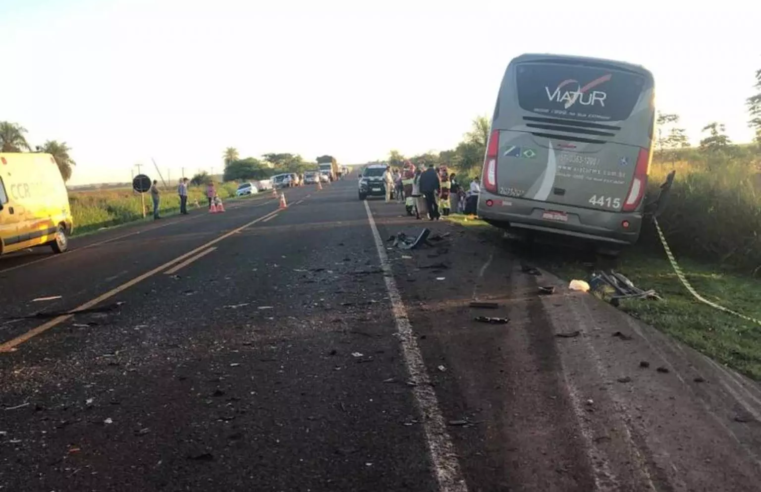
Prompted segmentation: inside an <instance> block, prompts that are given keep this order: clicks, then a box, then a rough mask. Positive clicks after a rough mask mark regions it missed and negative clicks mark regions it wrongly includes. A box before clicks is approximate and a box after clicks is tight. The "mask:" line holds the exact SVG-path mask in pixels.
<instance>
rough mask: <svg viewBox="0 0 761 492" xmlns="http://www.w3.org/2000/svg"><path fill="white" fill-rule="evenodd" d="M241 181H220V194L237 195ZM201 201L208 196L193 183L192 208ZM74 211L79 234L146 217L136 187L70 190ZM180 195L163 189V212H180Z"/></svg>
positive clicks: (148, 207)
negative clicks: (141, 208)
mask: <svg viewBox="0 0 761 492" xmlns="http://www.w3.org/2000/svg"><path fill="white" fill-rule="evenodd" d="M236 189H237V184H236V183H234V182H231V183H224V184H221V185H217V194H218V195H219V197H220V198H222V199H223V200H225V199H227V198H230V197H234V196H235V191H236ZM150 201H151V200H150V196H146V199H145V207H146V216H148V217H150V215H151V207H152V205H151V203H150ZM196 202H198V204H199V206H200V207H205V206H206V197H205V194H204V189H203V188H202V187H191V188H190V189H189V190H188V208H189V209H192V208H194V207H195V206H196V205H195V204H196ZM69 203H70V204H71V213H72V215H73V216H74V232H75V234H84V233H87V232H92V231H95V230H98V229H102V228H104V227H112V226H116V225H121V224H126V223H129V222H135V221H138V220H142V219H143V214H142V212H141V210H140V207H141V203H142V202H141V199H140V195H138V194H137V193H135V192H133V191H132V190H109V191H97V192H86V191H85V192H71V193H69ZM179 210H180V199H179V197H178V196H177V194H176V193H175V190H174V188H172V189H170V190H166V191H164V190H162V194H161V202H160V213H161V214H162V215H171V214H174V213H177V212H179Z"/></svg>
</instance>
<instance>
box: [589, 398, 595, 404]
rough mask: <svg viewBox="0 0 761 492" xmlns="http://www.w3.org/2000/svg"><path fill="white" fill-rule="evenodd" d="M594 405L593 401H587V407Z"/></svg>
mask: <svg viewBox="0 0 761 492" xmlns="http://www.w3.org/2000/svg"><path fill="white" fill-rule="evenodd" d="M594 404H595V401H594V400H592V399H591V398H590V399H589V400H587V405H594Z"/></svg>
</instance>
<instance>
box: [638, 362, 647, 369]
mask: <svg viewBox="0 0 761 492" xmlns="http://www.w3.org/2000/svg"><path fill="white" fill-rule="evenodd" d="M639 366H640V367H641V368H643V369H647V368H648V367H650V363H649V362H648V361H646V360H643V361H641V362H640V363H639Z"/></svg>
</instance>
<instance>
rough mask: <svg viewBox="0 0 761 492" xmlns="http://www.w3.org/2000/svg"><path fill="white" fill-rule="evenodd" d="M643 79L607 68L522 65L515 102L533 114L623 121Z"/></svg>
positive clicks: (629, 110)
mask: <svg viewBox="0 0 761 492" xmlns="http://www.w3.org/2000/svg"><path fill="white" fill-rule="evenodd" d="M644 81H645V79H644V77H641V76H639V75H636V74H632V73H626V72H619V71H616V70H612V69H607V68H599V67H587V66H581V65H566V64H547V63H545V64H538V63H524V64H521V65H519V66H518V67H517V81H516V82H517V86H518V103H519V104H520V106H521V108H523V109H525V110H526V111H531V112H534V113H537V114H542V115H547V116H554V117H558V118H571V119H579V120H587V121H623V120H626V119H627V118H628V117H629V115H630V114H631V112H632V110H633V109H634V105H635V104H637V100H638V99H639V96H640V94H641V93H642V90H643V86H644Z"/></svg>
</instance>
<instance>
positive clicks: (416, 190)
mask: <svg viewBox="0 0 761 492" xmlns="http://www.w3.org/2000/svg"><path fill="white" fill-rule="evenodd" d="M421 174H422V171H420V169H419V168H415V177H414V178H413V179H412V202H413V206H414V208H415V218H416V219H418V220H420V214H421V213H426V209H425V198H423V195H422V193H420V175H421Z"/></svg>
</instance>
